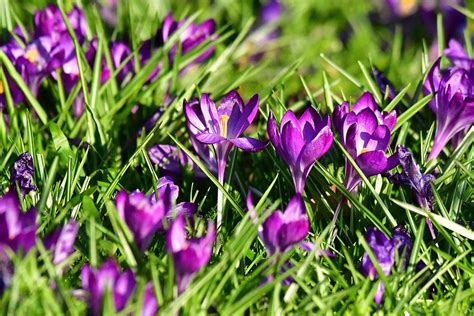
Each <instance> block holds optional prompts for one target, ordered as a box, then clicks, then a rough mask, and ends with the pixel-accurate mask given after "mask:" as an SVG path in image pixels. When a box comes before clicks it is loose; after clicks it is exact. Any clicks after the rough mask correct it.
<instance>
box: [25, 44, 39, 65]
mask: <svg viewBox="0 0 474 316" xmlns="http://www.w3.org/2000/svg"><path fill="white" fill-rule="evenodd" d="M25 58H26V59H28V60H29V61H30V63H32V64H36V60H37V59H38V50H37V49H36V48H32V49H30V50H28V51H27V52H26V54H25Z"/></svg>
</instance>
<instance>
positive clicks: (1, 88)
mask: <svg viewBox="0 0 474 316" xmlns="http://www.w3.org/2000/svg"><path fill="white" fill-rule="evenodd" d="M4 91H5V89H4V88H3V82H2V80H0V94H3V92H4Z"/></svg>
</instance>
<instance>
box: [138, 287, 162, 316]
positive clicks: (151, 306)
mask: <svg viewBox="0 0 474 316" xmlns="http://www.w3.org/2000/svg"><path fill="white" fill-rule="evenodd" d="M157 312H158V303H157V302H156V298H155V293H154V292H153V283H151V282H149V283H147V285H146V286H145V294H144V295H143V306H142V310H141V312H140V316H155V315H156V313H157Z"/></svg>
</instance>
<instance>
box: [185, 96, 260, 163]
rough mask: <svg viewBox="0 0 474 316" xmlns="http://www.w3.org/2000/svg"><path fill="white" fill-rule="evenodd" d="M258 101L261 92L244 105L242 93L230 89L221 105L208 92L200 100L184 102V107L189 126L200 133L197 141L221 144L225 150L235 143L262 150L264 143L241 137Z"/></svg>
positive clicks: (254, 113)
mask: <svg viewBox="0 0 474 316" xmlns="http://www.w3.org/2000/svg"><path fill="white" fill-rule="evenodd" d="M258 104H259V98H258V95H254V96H253V97H252V98H251V99H250V100H249V102H248V103H247V104H246V105H244V102H243V101H242V98H241V97H240V95H239V94H238V93H237V92H236V91H231V92H229V93H228V94H227V95H226V96H224V98H223V99H222V101H221V104H220V106H219V108H217V107H216V105H215V103H214V102H213V101H212V100H211V98H210V97H209V95H208V94H206V93H205V94H203V95H202V97H201V102H198V101H197V100H195V101H192V102H189V103H188V102H186V101H185V102H184V108H185V115H186V118H187V120H188V121H189V125H191V126H192V127H193V130H196V132H197V134H196V135H195V136H196V139H197V140H198V141H200V142H202V143H205V144H215V145H221V146H222V149H223V150H222V152H227V151H229V150H230V149H231V148H232V147H233V146H234V145H235V146H237V147H239V148H240V149H243V150H246V151H259V150H262V149H263V148H265V146H266V143H265V142H262V141H259V140H257V139H254V138H251V137H241V134H242V133H243V132H244V131H245V130H246V129H247V128H248V127H249V126H250V124H251V123H252V122H253V120H254V118H255V116H256V115H257V112H258ZM224 148H225V149H224ZM223 156H225V155H221V158H222V157H223Z"/></svg>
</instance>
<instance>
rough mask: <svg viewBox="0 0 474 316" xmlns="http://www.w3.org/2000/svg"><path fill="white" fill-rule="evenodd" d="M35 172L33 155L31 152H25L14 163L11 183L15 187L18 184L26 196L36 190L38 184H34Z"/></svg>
mask: <svg viewBox="0 0 474 316" xmlns="http://www.w3.org/2000/svg"><path fill="white" fill-rule="evenodd" d="M34 174H35V168H34V166H33V157H31V155H30V153H28V152H24V153H22V154H21V155H20V156H19V157H18V159H17V160H16V161H15V162H14V163H13V168H12V172H11V179H10V183H11V185H12V187H13V188H15V189H16V186H17V185H18V187H19V188H20V190H21V193H22V194H23V196H24V195H26V194H28V193H30V192H31V191H36V186H35V185H34V184H33V177H34Z"/></svg>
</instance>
